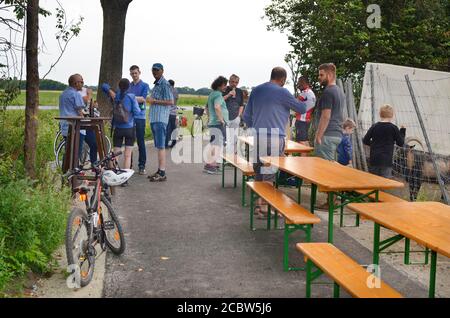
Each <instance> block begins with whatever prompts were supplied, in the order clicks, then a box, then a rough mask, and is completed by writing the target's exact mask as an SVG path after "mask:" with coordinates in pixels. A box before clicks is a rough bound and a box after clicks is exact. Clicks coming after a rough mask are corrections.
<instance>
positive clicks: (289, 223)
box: [247, 182, 320, 271]
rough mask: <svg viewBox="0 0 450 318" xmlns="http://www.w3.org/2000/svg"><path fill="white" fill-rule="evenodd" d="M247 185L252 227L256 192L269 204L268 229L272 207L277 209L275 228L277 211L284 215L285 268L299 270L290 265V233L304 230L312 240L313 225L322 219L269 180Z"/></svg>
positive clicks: (308, 239)
mask: <svg viewBox="0 0 450 318" xmlns="http://www.w3.org/2000/svg"><path fill="white" fill-rule="evenodd" d="M247 186H248V187H249V188H250V189H251V191H250V193H251V194H250V229H251V230H254V228H253V217H254V215H253V213H254V203H255V200H256V198H255V194H257V196H259V197H260V198H262V199H264V200H265V201H266V202H267V203H268V206H269V211H268V213H267V229H268V230H270V220H271V208H273V209H274V210H276V212H275V228H276V227H277V213H280V214H282V215H283V217H284V254H283V255H284V256H283V268H284V270H285V271H289V270H299V269H300V268H291V267H289V234H291V233H293V232H295V231H297V230H302V231H304V232H305V234H306V241H307V242H310V241H311V225H312V224H317V223H319V222H320V219H319V218H318V217H317V216H315V215H314V214H312V213H311V212H309V211H308V210H307V209H305V208H304V207H302V206H301V205H299V204H298V203H297V202H295V201H294V200H292V199H291V198H290V197H288V196H287V195H286V194H284V193H283V192H281V191H280V190H278V189H275V188H274V187H273V185H271V184H270V183H267V182H247Z"/></svg>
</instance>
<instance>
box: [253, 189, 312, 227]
mask: <svg viewBox="0 0 450 318" xmlns="http://www.w3.org/2000/svg"><path fill="white" fill-rule="evenodd" d="M247 186H248V187H249V188H251V189H252V190H253V191H254V192H256V193H257V194H258V195H259V196H260V197H261V198H263V199H264V200H265V201H267V202H268V203H269V204H270V206H272V207H273V208H274V209H275V210H277V211H278V212H279V213H281V214H282V215H283V216H284V217H285V218H286V219H287V221H289V222H287V223H288V224H289V223H292V224H317V223H320V219H319V217H317V216H315V215H314V214H312V213H311V212H309V211H308V210H307V209H305V208H304V207H302V206H301V205H299V204H298V203H296V202H295V201H294V200H292V199H291V198H290V197H289V196H287V195H286V194H284V193H283V192H281V191H280V190H278V189H275V188H274V187H273V186H272V185H271V184H270V183H267V182H247Z"/></svg>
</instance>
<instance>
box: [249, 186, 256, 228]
mask: <svg viewBox="0 0 450 318" xmlns="http://www.w3.org/2000/svg"><path fill="white" fill-rule="evenodd" d="M254 210H255V194H254V192H253V190H251V189H250V230H251V231H254V230H255V228H254V227H253V212H254Z"/></svg>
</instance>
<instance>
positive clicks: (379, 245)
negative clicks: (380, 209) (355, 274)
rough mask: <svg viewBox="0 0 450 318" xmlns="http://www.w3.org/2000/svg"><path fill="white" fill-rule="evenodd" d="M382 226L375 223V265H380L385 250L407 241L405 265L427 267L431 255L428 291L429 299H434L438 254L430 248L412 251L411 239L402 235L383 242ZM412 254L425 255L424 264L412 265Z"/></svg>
mask: <svg viewBox="0 0 450 318" xmlns="http://www.w3.org/2000/svg"><path fill="white" fill-rule="evenodd" d="M380 232H381V225H380V224H378V223H376V222H374V238H373V264H377V265H379V264H380V254H381V253H382V251H383V250H385V249H387V248H388V247H389V246H391V245H393V244H395V243H397V242H399V241H400V240H402V239H405V252H404V253H405V258H404V262H405V264H420V265H427V264H428V258H429V253H431V264H430V284H429V289H428V297H429V298H434V297H435V293H436V263H437V252H436V251H433V250H432V251H430V250H429V249H428V248H426V249H425V251H410V239H408V238H406V237H404V236H403V235H401V234H398V235H395V236H393V237H390V238H388V239H385V240H383V241H381V240H380ZM390 253H403V252H390ZM410 253H425V261H424V263H411V262H410V260H409V256H410Z"/></svg>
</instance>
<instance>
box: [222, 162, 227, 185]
mask: <svg viewBox="0 0 450 318" xmlns="http://www.w3.org/2000/svg"><path fill="white" fill-rule="evenodd" d="M225 162H226V161H225V159H223V160H222V188H225Z"/></svg>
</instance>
